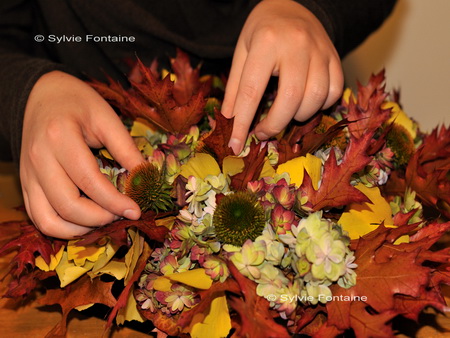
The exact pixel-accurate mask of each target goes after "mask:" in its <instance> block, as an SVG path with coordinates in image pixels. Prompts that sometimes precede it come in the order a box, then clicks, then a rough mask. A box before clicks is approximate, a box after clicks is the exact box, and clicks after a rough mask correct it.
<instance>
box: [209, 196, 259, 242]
mask: <svg viewBox="0 0 450 338" xmlns="http://www.w3.org/2000/svg"><path fill="white" fill-rule="evenodd" d="M213 225H214V227H215V230H216V235H217V238H218V239H219V241H221V242H222V243H226V244H232V245H236V246H241V245H242V244H244V242H245V241H246V240H247V239H251V240H254V239H255V238H256V237H258V236H259V235H261V233H262V231H263V229H264V225H265V216H264V209H263V208H262V206H261V205H260V204H259V202H258V200H257V198H256V196H255V195H253V194H251V193H249V192H242V191H240V192H237V193H235V194H232V195H228V196H225V197H223V198H222V199H221V200H220V203H219V204H218V205H217V208H216V210H215V212H214V216H213Z"/></svg>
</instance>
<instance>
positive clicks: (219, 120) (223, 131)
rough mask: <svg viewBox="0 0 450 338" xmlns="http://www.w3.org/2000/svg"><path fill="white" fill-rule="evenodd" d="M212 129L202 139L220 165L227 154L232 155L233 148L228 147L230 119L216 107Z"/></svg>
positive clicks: (231, 125) (231, 126)
mask: <svg viewBox="0 0 450 338" xmlns="http://www.w3.org/2000/svg"><path fill="white" fill-rule="evenodd" d="M214 116H215V122H214V129H213V130H212V131H211V133H210V134H209V135H208V136H207V137H206V138H205V139H204V140H203V143H204V144H205V146H206V148H207V150H208V151H209V152H212V154H213V155H214V156H215V157H216V158H217V162H218V163H219V165H220V166H222V163H223V159H224V158H225V157H227V156H231V155H234V153H233V150H232V149H231V148H230V147H228V142H229V141H230V137H231V132H232V131H233V121H234V118H232V119H227V118H226V117H225V116H223V115H222V114H221V113H220V112H219V111H218V110H217V109H215V114H214Z"/></svg>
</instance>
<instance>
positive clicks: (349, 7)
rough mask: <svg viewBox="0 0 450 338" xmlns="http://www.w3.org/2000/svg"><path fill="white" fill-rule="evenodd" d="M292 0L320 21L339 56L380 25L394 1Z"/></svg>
mask: <svg viewBox="0 0 450 338" xmlns="http://www.w3.org/2000/svg"><path fill="white" fill-rule="evenodd" d="M295 1H297V2H298V3H300V4H302V5H303V6H305V7H306V8H307V9H309V10H310V11H311V12H312V13H313V14H314V15H315V16H316V17H317V18H318V19H319V20H320V22H322V25H323V26H324V27H325V29H326V31H327V32H328V35H329V36H330V38H331V40H332V41H333V43H334V45H335V47H336V49H337V51H338V53H339V55H340V56H341V57H344V56H345V55H346V54H347V53H349V52H350V51H351V50H352V49H354V48H355V47H357V46H358V45H359V44H361V43H362V42H363V41H364V39H365V38H367V37H368V36H369V35H370V34H371V33H372V32H374V31H375V30H376V29H377V28H378V27H380V26H381V24H382V23H383V21H384V20H385V19H386V18H387V17H388V16H389V14H390V13H391V12H392V9H393V8H394V5H395V3H396V0H295Z"/></svg>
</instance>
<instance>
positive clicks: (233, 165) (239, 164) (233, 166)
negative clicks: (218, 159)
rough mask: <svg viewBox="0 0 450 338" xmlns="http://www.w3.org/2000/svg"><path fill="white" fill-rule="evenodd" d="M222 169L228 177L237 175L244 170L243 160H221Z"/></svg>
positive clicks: (230, 158)
mask: <svg viewBox="0 0 450 338" xmlns="http://www.w3.org/2000/svg"><path fill="white" fill-rule="evenodd" d="M222 169H223V170H222V171H223V173H224V174H225V175H228V176H233V175H236V174H239V173H241V172H242V171H243V170H244V160H243V159H242V158H241V157H237V156H227V157H225V158H224V159H223V165H222Z"/></svg>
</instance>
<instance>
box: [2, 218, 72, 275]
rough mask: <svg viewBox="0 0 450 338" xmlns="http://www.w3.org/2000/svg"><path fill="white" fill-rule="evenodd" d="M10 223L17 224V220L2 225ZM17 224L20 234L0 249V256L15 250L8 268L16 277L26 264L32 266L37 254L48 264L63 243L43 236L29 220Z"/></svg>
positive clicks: (24, 268)
mask: <svg viewBox="0 0 450 338" xmlns="http://www.w3.org/2000/svg"><path fill="white" fill-rule="evenodd" d="M10 223H15V224H17V222H6V223H3V224H2V226H8V224H10ZM19 224H20V232H21V234H20V236H19V237H17V238H16V239H14V240H12V241H10V242H8V243H6V244H5V245H4V246H3V247H2V248H1V249H0V256H1V255H5V254H6V253H8V252H10V251H12V250H17V255H16V256H14V258H13V259H12V261H11V264H10V270H9V272H10V273H12V274H13V275H14V276H16V277H18V276H20V275H21V274H22V273H23V272H24V271H26V268H27V266H28V268H34V266H35V257H36V256H37V255H40V256H42V258H43V259H44V261H45V262H46V263H47V264H50V259H51V255H56V253H57V252H58V251H59V249H60V248H61V246H62V245H63V243H64V242H63V241H60V240H56V239H50V238H49V237H46V236H44V235H43V234H42V233H41V232H40V231H39V230H37V229H36V227H35V226H34V225H33V224H32V223H31V222H30V221H22V222H19Z"/></svg>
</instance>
